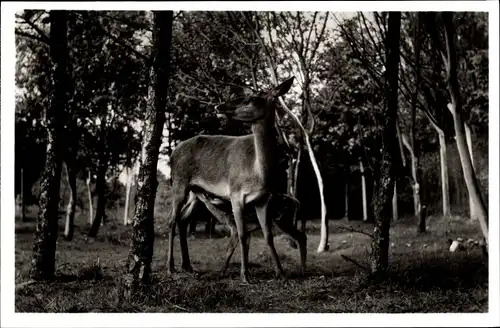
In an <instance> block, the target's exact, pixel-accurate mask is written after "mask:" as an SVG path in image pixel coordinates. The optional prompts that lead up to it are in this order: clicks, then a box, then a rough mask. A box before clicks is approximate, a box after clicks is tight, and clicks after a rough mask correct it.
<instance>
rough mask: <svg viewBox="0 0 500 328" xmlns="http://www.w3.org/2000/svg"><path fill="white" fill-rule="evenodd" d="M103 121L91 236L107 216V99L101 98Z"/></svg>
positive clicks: (93, 235)
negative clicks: (95, 203)
mask: <svg viewBox="0 0 500 328" xmlns="http://www.w3.org/2000/svg"><path fill="white" fill-rule="evenodd" d="M98 106H101V117H102V119H101V123H100V133H99V134H100V135H99V146H98V147H99V155H98V156H99V158H98V161H97V177H96V183H95V189H96V192H97V205H96V210H95V217H94V220H92V226H91V227H90V231H89V233H88V236H89V237H95V236H97V233H98V232H99V227H100V226H101V225H102V224H103V223H104V220H105V217H106V172H107V170H108V149H107V145H106V142H107V116H108V115H107V113H106V111H107V101H105V100H101V103H100V104H99V105H98Z"/></svg>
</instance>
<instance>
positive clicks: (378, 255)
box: [371, 12, 401, 277]
mask: <svg viewBox="0 0 500 328" xmlns="http://www.w3.org/2000/svg"><path fill="white" fill-rule="evenodd" d="M400 24H401V13H400V12H390V13H389V18H388V29H387V35H386V42H385V43H386V74H385V76H386V79H385V103H386V115H385V117H384V118H385V120H384V121H383V132H382V136H383V138H382V156H381V157H382V158H381V161H380V164H378V165H377V166H376V170H377V172H376V173H377V174H376V175H375V177H376V178H378V179H376V185H375V192H374V196H375V197H374V202H373V205H374V219H375V227H374V231H373V239H372V245H371V246H372V247H371V248H372V252H371V272H372V274H373V275H374V276H376V277H379V276H381V275H382V274H383V273H385V272H386V271H387V267H388V265H389V230H390V224H391V219H390V218H391V209H392V208H391V207H392V204H391V199H392V193H393V192H394V185H393V184H394V180H395V163H394V162H395V161H396V159H397V142H398V141H397V140H396V135H397V130H396V119H397V114H398V66H399V38H400Z"/></svg>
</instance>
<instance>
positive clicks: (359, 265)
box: [340, 254, 370, 272]
mask: <svg viewBox="0 0 500 328" xmlns="http://www.w3.org/2000/svg"><path fill="white" fill-rule="evenodd" d="M340 256H342V258H343V259H344V260H346V261H347V262H351V263H352V264H355V265H356V266H358V267H359V268H361V269H363V270H364V271H367V272H370V269H369V268H368V267H366V266H364V265H362V264H360V263H359V262H358V261H356V260H354V259H352V258H350V257H348V256H347V255H344V254H340Z"/></svg>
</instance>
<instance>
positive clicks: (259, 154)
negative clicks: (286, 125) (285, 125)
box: [252, 116, 277, 181]
mask: <svg viewBox="0 0 500 328" xmlns="http://www.w3.org/2000/svg"><path fill="white" fill-rule="evenodd" d="M273 129H274V116H272V118H268V119H266V120H264V121H261V122H258V123H255V124H253V125H252V132H253V136H254V138H253V139H254V146H255V163H254V168H255V170H256V172H257V173H258V174H259V176H260V177H261V178H262V179H263V180H264V181H268V180H269V176H270V175H271V174H272V170H273V168H274V162H275V157H276V143H277V140H276V135H275V134H274V130H273Z"/></svg>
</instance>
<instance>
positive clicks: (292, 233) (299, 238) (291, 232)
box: [274, 220, 307, 274]
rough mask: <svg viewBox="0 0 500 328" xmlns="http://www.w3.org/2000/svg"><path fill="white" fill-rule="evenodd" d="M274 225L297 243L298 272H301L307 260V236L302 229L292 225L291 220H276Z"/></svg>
mask: <svg viewBox="0 0 500 328" xmlns="http://www.w3.org/2000/svg"><path fill="white" fill-rule="evenodd" d="M274 223H275V224H276V227H277V228H278V229H279V230H281V231H282V232H283V233H284V234H286V235H287V236H289V237H290V238H292V239H293V240H294V241H295V242H296V243H297V244H298V245H299V252H300V273H301V274H303V273H304V271H305V269H306V260H307V236H306V234H305V233H304V232H303V231H300V230H298V229H297V228H295V227H294V225H293V222H291V221H290V222H289V221H282V220H276V221H274Z"/></svg>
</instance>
